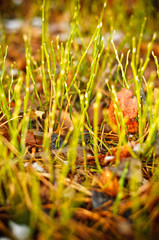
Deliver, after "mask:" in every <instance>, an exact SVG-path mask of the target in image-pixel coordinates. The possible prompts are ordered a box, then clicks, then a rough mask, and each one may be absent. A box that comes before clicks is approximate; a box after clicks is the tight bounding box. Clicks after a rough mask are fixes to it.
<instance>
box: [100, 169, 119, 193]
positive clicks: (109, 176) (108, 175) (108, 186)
mask: <svg viewBox="0 0 159 240" xmlns="http://www.w3.org/2000/svg"><path fill="white" fill-rule="evenodd" d="M100 182H101V184H102V187H103V189H104V191H105V192H106V193H107V194H108V195H110V196H114V197H115V196H116V195H117V194H118V189H119V183H118V179H117V177H116V176H115V175H114V173H112V172H111V171H110V170H108V169H105V170H104V171H103V173H102V174H101V176H100Z"/></svg>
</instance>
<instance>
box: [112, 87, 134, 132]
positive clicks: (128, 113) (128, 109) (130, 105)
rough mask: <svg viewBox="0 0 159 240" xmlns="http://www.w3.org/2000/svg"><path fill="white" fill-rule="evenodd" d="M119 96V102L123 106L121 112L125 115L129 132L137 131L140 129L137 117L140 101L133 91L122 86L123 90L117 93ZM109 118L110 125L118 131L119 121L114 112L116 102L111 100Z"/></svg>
mask: <svg viewBox="0 0 159 240" xmlns="http://www.w3.org/2000/svg"><path fill="white" fill-rule="evenodd" d="M117 98H118V102H119V106H120V108H121V112H122V114H123V117H124V118H125V119H126V126H127V129H128V132H129V133H137V131H138V122H137V120H136V119H135V118H136V117H137V114H138V103H137V98H136V97H135V96H134V97H133V93H132V92H131V91H130V90H128V89H126V88H122V89H121V91H119V92H118V93H117ZM108 118H109V123H110V126H111V127H112V129H113V131H114V132H117V121H116V117H115V113H114V102H113V100H111V102H110V106H109V109H108Z"/></svg>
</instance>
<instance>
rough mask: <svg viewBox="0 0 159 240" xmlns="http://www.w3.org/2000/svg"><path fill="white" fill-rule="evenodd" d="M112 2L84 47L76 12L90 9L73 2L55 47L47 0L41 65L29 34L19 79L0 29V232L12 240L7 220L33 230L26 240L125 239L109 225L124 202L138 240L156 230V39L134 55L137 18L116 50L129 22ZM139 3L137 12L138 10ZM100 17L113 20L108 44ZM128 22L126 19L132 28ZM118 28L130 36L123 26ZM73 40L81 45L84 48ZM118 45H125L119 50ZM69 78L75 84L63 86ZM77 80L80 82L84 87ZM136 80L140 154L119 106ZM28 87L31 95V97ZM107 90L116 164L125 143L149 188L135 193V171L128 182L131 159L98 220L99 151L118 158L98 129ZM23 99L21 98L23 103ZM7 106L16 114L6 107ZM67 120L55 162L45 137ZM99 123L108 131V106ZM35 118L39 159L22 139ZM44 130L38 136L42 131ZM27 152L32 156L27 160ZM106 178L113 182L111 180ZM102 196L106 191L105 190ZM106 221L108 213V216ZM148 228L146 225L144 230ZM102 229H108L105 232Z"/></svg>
mask: <svg viewBox="0 0 159 240" xmlns="http://www.w3.org/2000/svg"><path fill="white" fill-rule="evenodd" d="M117 2H118V3H117V5H116V8H115V9H114V13H111V11H112V10H111V8H110V7H109V5H108V6H107V4H106V3H104V4H103V6H102V7H101V13H100V16H99V17H98V19H97V20H96V27H94V28H93V30H92V29H90V32H92V31H93V33H92V36H91V37H90V38H89V40H87V41H85V38H84V37H83V35H84V34H85V32H84V30H81V26H82V24H81V26H80V21H81V22H82V23H83V21H82V19H81V16H80V14H81V15H82V14H83V16H85V14H86V12H87V11H88V10H87V9H88V8H87V4H86V5H85V9H84V10H83V9H82V10H80V2H79V1H77V3H75V4H74V5H75V6H74V7H75V8H74V14H73V17H72V22H71V26H70V34H69V36H68V40H67V41H66V42H60V40H59V38H58V37H57V38H56V41H52V40H51V39H50V36H49V34H47V28H48V21H49V11H48V9H49V5H50V1H45V0H44V1H43V3H42V39H41V49H39V59H38V60H35V58H34V56H33V54H32V48H31V44H30V41H31V39H30V37H29V35H27V34H25V35H24V42H25V57H26V71H25V73H23V72H21V71H18V74H17V75H16V76H14V74H13V68H14V66H13V65H12V66H11V67H10V70H9V72H8V69H7V68H6V61H7V49H8V47H6V48H5V49H4V48H3V41H4V40H3V39H6V37H5V32H4V30H3V31H2V33H3V36H2V43H1V49H0V50H1V52H0V65H1V75H0V96H1V98H0V99H1V100H0V109H1V111H0V114H1V115H0V120H1V121H0V148H1V155H0V216H2V220H1V217H0V232H2V235H6V236H8V237H10V238H11V239H12V238H13V239H14V236H12V231H10V230H9V227H8V221H9V220H13V221H15V222H17V223H20V224H25V225H27V226H29V229H30V235H29V236H28V237H27V238H26V239H86V238H87V239H95V237H96V236H97V234H99V233H100V234H101V235H102V234H103V235H102V236H108V237H110V239H112V238H111V236H112V234H114V235H113V236H114V237H116V238H117V239H123V238H124V237H125V238H126V236H124V235H122V234H123V233H122V232H121V233H120V234H121V235H120V236H117V234H116V232H115V231H117V227H116V225H115V224H114V223H115V221H116V219H118V216H122V215H120V207H122V206H123V205H122V204H123V202H124V201H126V200H125V199H127V204H129V203H130V204H129V205H130V208H129V207H128V208H127V209H128V210H130V209H131V211H132V215H131V216H130V218H129V220H131V221H132V226H133V229H134V233H135V234H134V238H136V239H137V238H139V237H140V239H147V236H149V237H150V236H153V226H155V224H156V222H155V220H156V219H157V216H158V215H157V214H158V213H157V211H158V209H157V203H158V200H157V197H158V195H157V194H158V192H157V191H158V190H157V187H156V185H157V183H158V163H157V161H158V153H157V152H155V148H154V146H156V145H155V144H156V135H157V131H158V122H159V119H158V118H159V117H158V111H159V95H157V97H156V100H155V102H153V97H154V96H153V95H154V91H153V89H154V82H155V79H156V77H157V76H158V69H159V63H158V60H157V56H155V54H154V52H151V50H152V46H153V42H154V41H155V38H156V34H154V35H153V36H152V40H150V43H149V44H148V46H147V53H146V55H145V58H143V57H140V48H141V44H142V41H143V35H144V29H145V27H146V19H145V20H143V22H142V25H141V27H140V31H137V32H138V34H139V35H137V36H133V37H132V36H127V35H126V37H125V39H124V40H123V42H121V44H120V45H119V46H116V45H115V43H114V39H113V36H114V34H113V31H114V29H115V28H116V27H119V26H117V25H118V24H119V23H120V24H121V23H122V21H124V22H125V23H126V21H127V16H126V13H125V12H124V11H125V10H124V9H121V8H120V1H117ZM141 2H142V1H141ZM96 4H97V3H96V2H95V1H94V2H93V3H92V5H93V6H94V8H93V6H92V9H96ZM137 4H139V3H137ZM137 4H136V14H139V12H137V10H138V6H137ZM100 6H101V5H100ZM107 8H108V11H107ZM119 8H120V9H119ZM85 11H86V12H85ZM92 11H93V10H92ZM116 11H117V12H118V11H120V16H118V18H119V19H120V17H121V15H122V13H124V14H123V17H122V21H121V19H120V21H119V22H118V24H115V20H114V14H115V12H116ZM138 11H139V10H138ZM87 13H88V12H87ZM106 13H107V14H108V16H109V14H112V15H111V19H109V20H108V21H107V23H106V26H107V24H109V28H111V33H112V34H110V38H109V39H108V42H107V45H105V42H104V38H103V31H104V30H103V29H104V27H103V25H104V24H105V22H106V19H107V18H106ZM123 19H124V20H123ZM133 19H135V25H137V23H138V22H139V21H140V20H139V19H138V18H137V17H136V18H135V16H134V17H133ZM92 21H94V20H92ZM131 21H132V20H131V19H130V23H131ZM120 24H119V25H120ZM83 25H84V24H83ZM104 26H105V25H104ZM137 26H138V25H137ZM84 27H85V26H84ZM122 27H123V26H122ZM131 27H132V28H131ZM1 28H2V27H1ZM149 28H150V22H149V23H148V26H147V28H146V30H147V29H148V31H149ZM2 29H3V28H2ZM124 30H125V31H126V29H124ZM131 30H132V31H131ZM131 34H133V26H132V25H131V24H130V35H131ZM77 39H79V40H80V42H81V44H80V45H79V44H78V41H77ZM130 39H131V42H130ZM124 41H125V42H127V43H129V46H130V45H131V46H130V47H129V49H127V50H126V51H123V53H122V51H121V49H122V46H123V43H124ZM151 55H152V56H151ZM152 57H153V60H152V59H151V61H154V63H155V64H156V71H155V72H152V73H151V74H150V77H149V79H146V80H145V77H144V72H145V70H146V69H147V67H148V64H149V61H150V58H152ZM114 65H116V66H117V67H116V74H114V73H113V67H114ZM58 68H59V69H60V71H59V72H58ZM105 69H106V70H107V72H105ZM129 69H131V71H132V73H133V77H132V79H131V80H130V79H128V77H127V73H128V70H129ZM108 70H109V71H108ZM69 74H70V75H71V80H69ZM120 75H121V76H120ZM83 78H84V79H85V80H84V81H83V82H82V79H83ZM38 79H40V83H41V84H42V90H41V91H39V90H38V87H37V86H38V81H39V80H38ZM132 82H133V83H134V84H135V92H134V94H135V95H136V97H137V101H138V109H139V110H138V123H139V130H138V133H137V135H136V136H135V137H136V139H135V140H136V142H138V143H139V144H140V151H139V152H137V153H136V152H134V151H133V150H132V149H131V147H130V146H129V143H128V139H129V134H128V133H127V131H126V126H125V125H126V123H125V119H124V118H123V115H122V111H121V109H120V106H119V103H118V101H117V92H118V90H120V89H121V88H122V87H125V88H130V84H131V83H132ZM143 82H145V86H146V97H145V98H144V95H143V89H142V83H143ZM31 86H32V95H30V91H31ZM105 92H109V93H110V97H111V99H112V100H113V101H114V105H115V112H116V120H117V127H118V131H117V134H116V138H117V139H118V141H117V142H116V143H115V146H116V147H117V153H116V155H115V156H116V166H118V164H120V154H121V153H122V146H126V147H127V149H128V151H129V152H130V156H131V157H133V158H134V159H136V161H137V160H139V161H140V162H141V164H142V169H143V172H144V170H145V173H146V174H147V176H149V177H147V179H148V182H149V185H150V189H149V188H146V187H145V188H146V189H148V190H145V192H144V191H143V192H144V193H143V195H142V194H141V187H142V186H143V185H144V184H143V183H141V181H140V176H136V174H135V173H132V177H131V178H130V180H129V183H128V184H126V181H127V180H126V176H127V173H128V172H129V163H128V162H127V163H126V164H125V167H124V169H123V171H122V174H121V177H120V178H119V179H118V182H119V190H118V194H117V196H115V199H114V200H113V201H114V203H113V204H112V205H111V207H112V208H111V207H110V208H106V210H105V209H104V210H102V211H103V215H102V213H100V211H99V210H100V208H99V209H98V208H97V209H91V207H90V204H91V200H92V199H93V195H92V190H93V188H96V189H98V188H99V186H100V185H99V184H98V182H99V179H98V176H100V174H101V173H102V172H103V171H104V169H103V165H102V164H101V161H100V157H99V152H100V150H101V149H100V146H101V145H102V149H104V151H105V152H108V153H109V154H110V155H114V152H113V145H112V144H109V143H108V142H107V140H105V139H103V138H102V136H101V135H100V130H101V129H99V126H98V117H99V109H100V103H101V102H102V100H103V99H105V98H106V94H105ZM22 93H23V94H24V97H22ZM13 103H14V108H11V105H12V104H13ZM90 105H91V106H93V110H92V115H93V125H91V119H90V116H89V115H88V112H87V111H88V108H89V106H90ZM33 106H36V107H37V108H36V109H35V110H38V111H41V113H42V114H43V115H44V119H43V118H41V117H40V118H39V115H38V113H36V112H35V110H33V108H34V107H33ZM57 109H58V110H59V111H58V116H56V110H57ZM63 111H64V119H63V122H62V124H61V127H59V125H58V123H59V121H60V115H62V112H63ZM67 114H69V116H70V119H71V120H72V127H71V128H70V129H69V130H68V132H67V134H65V139H64V143H63V145H62V147H61V148H60V149H59V150H56V151H55V153H56V154H55V155H54V156H53V155H52V151H51V150H50V140H51V135H52V133H53V132H58V135H59V137H60V134H62V132H63V130H64V129H65V127H66V126H65V125H64V122H65V119H66V118H67V117H68V115H67ZM104 121H105V122H106V124H109V125H110V123H109V121H108V112H107V109H106V110H105V120H104ZM33 122H35V123H36V130H37V131H39V132H40V131H42V133H43V138H42V145H41V155H40V157H38V158H36V157H35V153H36V152H37V149H38V146H37V145H38V144H37V143H35V144H30V145H33V146H29V145H28V144H27V143H26V137H27V134H28V130H29V129H31V130H33ZM39 122H40V123H39ZM147 125H148V130H147ZM40 128H41V129H42V130H39V129H40ZM34 130H35V129H34ZM86 130H87V131H88V132H89V134H90V137H91V142H92V143H93V144H92V146H90V147H91V149H92V152H93V156H92V159H93V160H94V164H93V165H91V166H89V164H88V155H87V143H86V141H85V132H84V131H86ZM100 136H101V137H100ZM110 136H111V133H110ZM80 140H81V147H80V150H81V149H82V152H83V160H82V161H83V167H79V166H78V162H77V161H76V159H77V158H79V156H78V151H79V150H78V147H79V141H80ZM65 148H67V152H66V154H65V155H64V156H63V155H62V154H63V153H64V152H63V149H65ZM28 149H29V151H28ZM28 152H29V156H30V159H29V160H27V159H26V154H27V153H28ZM104 156H105V155H104ZM32 162H38V163H39V164H40V165H41V166H42V167H43V168H44V169H45V171H43V172H39V171H36V170H35V169H34V168H33V165H32ZM25 163H27V167H25V166H24V164H25ZM144 166H145V167H144ZM112 179H113V178H111V179H109V181H110V182H111V181H112ZM144 179H146V178H144ZM109 181H108V182H109ZM108 185H109V184H108ZM144 186H147V185H144ZM98 190H99V189H98ZM101 191H103V192H104V190H101ZM106 193H107V192H106ZM149 193H150V194H149ZM108 195H109V194H108ZM95 200H96V201H98V200H97V199H95ZM146 201H147V202H146ZM153 201H154V202H155V201H156V202H155V203H156V205H155V204H154V205H153ZM148 212H149V213H148ZM104 214H105V215H104ZM103 216H108V218H105V217H103ZM3 220H4V221H3ZM111 221H112V222H113V221H114V222H113V224H114V225H113V226H112V227H110V226H109V224H110V223H111ZM156 221H157V220H156ZM128 223H129V222H128ZM145 223H147V225H146V227H145V226H144V225H145ZM106 224H108V226H107V227H106ZM70 226H71V228H70ZM138 226H140V228H139V227H138ZM46 229H47V231H46ZM114 229H115V230H114ZM129 234H130V236H131V233H130V232H128V235H129ZM123 236H124V237H123ZM122 237H123V238H122ZM15 239H17V237H15ZM24 239H25V238H24Z"/></svg>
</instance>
